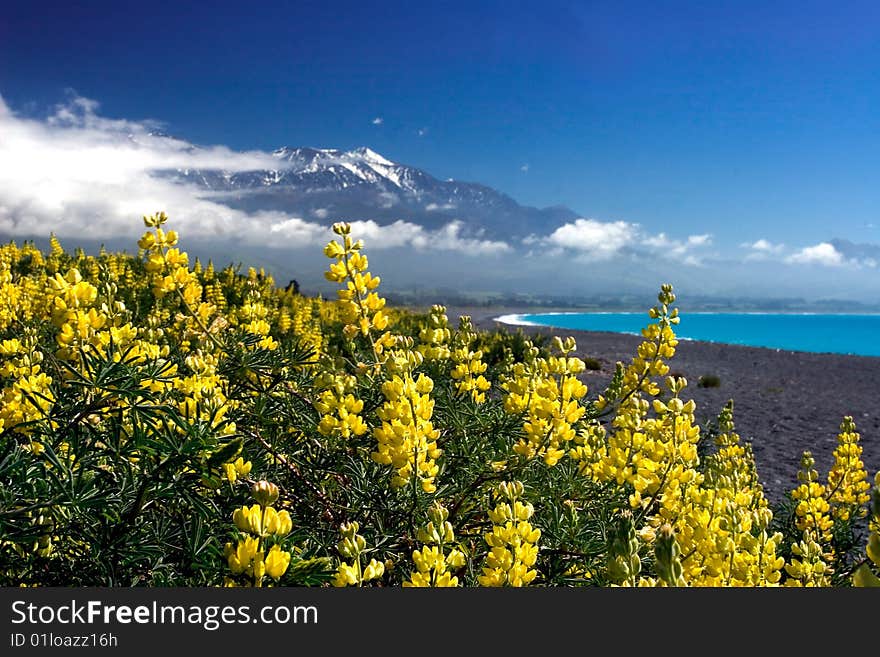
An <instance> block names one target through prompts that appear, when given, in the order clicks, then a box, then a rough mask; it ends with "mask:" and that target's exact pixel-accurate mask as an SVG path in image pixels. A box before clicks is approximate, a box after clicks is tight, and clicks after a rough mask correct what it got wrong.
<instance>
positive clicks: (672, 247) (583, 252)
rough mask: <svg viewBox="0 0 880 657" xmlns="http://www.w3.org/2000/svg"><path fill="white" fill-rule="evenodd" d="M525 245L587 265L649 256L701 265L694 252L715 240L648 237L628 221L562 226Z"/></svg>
mask: <svg viewBox="0 0 880 657" xmlns="http://www.w3.org/2000/svg"><path fill="white" fill-rule="evenodd" d="M523 243H524V244H526V245H529V246H543V247H544V248H545V249H550V253H549V254H555V255H558V254H560V253H561V252H563V251H569V252H573V253H575V254H577V255H578V256H579V257H580V258H581V259H583V260H587V261H602V260H609V259H610V258H613V257H615V256H618V255H620V254H623V253H640V252H641V253H644V252H647V253H651V254H655V255H660V256H663V257H667V258H668V257H671V258H676V259H679V260H681V261H682V262H684V263H685V264H690V265H699V264H701V262H702V258H701V257H700V255H699V254H698V253H695V251H698V250H699V249H701V248H703V247H706V246H709V245H710V244H711V243H712V238H711V236H710V235H691V236H689V237H688V238H686V239H684V240H678V239H672V238H670V237H668V236H667V235H666V233H658V234H657V235H650V234H647V233H645V232H644V230H642V228H641V227H640V226H639V225H638V224H635V223H630V222H627V221H599V220H597V219H576V220H575V221H574V222H569V223H566V224H563V225H562V226H560V227H559V228H557V229H556V230H555V231H553V232H552V233H551V234H550V235H548V236H546V237H538V236H536V235H530V236H529V237H527V238H525V239H524V240H523ZM533 252H534V251H533ZM549 254H548V255H549Z"/></svg>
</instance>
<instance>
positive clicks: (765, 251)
mask: <svg viewBox="0 0 880 657" xmlns="http://www.w3.org/2000/svg"><path fill="white" fill-rule="evenodd" d="M740 247H741V248H743V249H747V250H748V253H747V254H746V256H745V259H746V260H769V259H770V258H772V257H774V256H778V255H779V254H781V253H782V252H783V251H784V250H785V244H773V243H772V242H770V241H768V240H765V239H764V238H763V237H762V238H761V239H758V240H755V241H754V242H743V243H742V244H740Z"/></svg>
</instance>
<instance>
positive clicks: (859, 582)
mask: <svg viewBox="0 0 880 657" xmlns="http://www.w3.org/2000/svg"><path fill="white" fill-rule="evenodd" d="M853 586H858V587H861V588H868V587H870V588H877V587H880V577H877V576H876V575H875V574H874V573H872V572H871V569H870V568H868V564H866V563H863V564H862V565H861V566H859V568H858V570H856V572H855V574H854V575H853Z"/></svg>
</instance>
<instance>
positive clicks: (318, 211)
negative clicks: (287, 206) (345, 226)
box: [312, 208, 330, 219]
mask: <svg viewBox="0 0 880 657" xmlns="http://www.w3.org/2000/svg"><path fill="white" fill-rule="evenodd" d="M312 214H313V215H315V216H316V217H317V218H318V219H326V218H327V217H328V216H329V215H330V211H329V210H328V209H327V208H315V209H314V210H312Z"/></svg>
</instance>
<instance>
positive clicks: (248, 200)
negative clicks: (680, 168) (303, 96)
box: [166, 147, 578, 238]
mask: <svg viewBox="0 0 880 657" xmlns="http://www.w3.org/2000/svg"><path fill="white" fill-rule="evenodd" d="M272 156H273V157H275V158H276V159H277V160H278V166H277V168H273V169H266V170H260V171H246V172H226V171H217V170H204V169H200V170H195V169H178V170H175V171H170V172H167V173H166V175H169V176H170V177H171V178H172V179H175V180H178V181H180V182H189V183H195V184H197V185H199V186H201V187H203V188H204V189H205V190H209V191H210V192H213V193H214V194H213V195H216V196H218V197H219V198H221V199H222V200H223V202H224V203H226V204H228V205H231V206H233V207H237V208H240V209H243V210H248V211H256V210H278V211H282V212H285V213H289V214H294V215H297V216H300V217H302V218H305V219H309V220H312V221H314V220H319V221H322V222H330V221H342V220H345V221H354V220H359V219H363V220H366V219H373V220H375V221H377V222H378V223H380V224H387V223H391V222H393V221H397V220H405V221H410V222H414V223H418V224H421V225H422V226H424V227H426V228H437V227H439V226H442V225H444V224H447V223H449V222H450V221H453V220H458V221H460V222H462V224H463V227H464V230H465V231H467V232H469V233H472V234H481V233H483V232H485V233H487V234H491V235H495V236H505V237H508V238H510V237H525V236H526V235H528V234H530V233H534V232H541V233H546V232H548V231H550V230H553V229H554V228H556V227H557V226H559V225H561V224H562V223H564V222H566V221H570V220H571V219H574V218H575V217H577V216H578V215H577V214H576V213H575V212H573V211H571V210H569V209H568V208H565V207H559V206H557V207H550V208H543V209H539V208H533V207H528V206H522V205H519V204H518V203H517V202H516V201H514V200H513V199H512V198H510V197H509V196H507V195H505V194H502V193H500V192H498V191H496V190H494V189H492V188H490V187H486V186H485V185H479V184H475V183H467V182H459V181H456V180H445V181H444V180H438V179H437V178H435V177H433V176H432V175H430V174H428V173H426V172H425V171H423V170H421V169H417V168H415V167H411V166H407V165H403V164H398V163H395V162H392V161H391V160H389V159H387V158H385V157H383V156H382V155H380V154H379V153H376V152H375V151H373V150H371V149H369V148H366V147H361V148H356V149H354V150H350V151H342V150H337V149H330V148H291V147H284V148H279V149H277V150H275V151H274V152H273V153H272Z"/></svg>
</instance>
